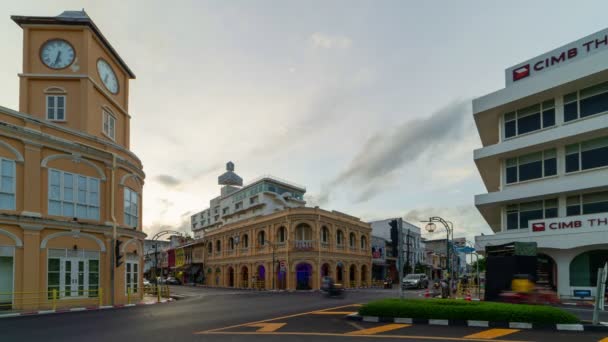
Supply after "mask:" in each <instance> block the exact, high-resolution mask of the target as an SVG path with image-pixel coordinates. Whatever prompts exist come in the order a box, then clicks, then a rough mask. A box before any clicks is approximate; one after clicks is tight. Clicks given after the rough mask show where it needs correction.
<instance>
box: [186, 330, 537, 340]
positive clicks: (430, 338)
mask: <svg viewBox="0 0 608 342" xmlns="http://www.w3.org/2000/svg"><path fill="white" fill-rule="evenodd" d="M197 334H201V335H277V336H281V335H282V336H342V337H344V336H351V337H364V338H396V339H410V340H414V339H415V340H435V341H469V342H471V341H475V342H531V341H525V340H493V339H470V338H464V337H445V336H416V335H345V334H337V333H310V332H271V333H258V332H243V331H241V332H231V331H203V332H200V333H197Z"/></svg>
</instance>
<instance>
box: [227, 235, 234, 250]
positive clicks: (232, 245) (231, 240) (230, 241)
mask: <svg viewBox="0 0 608 342" xmlns="http://www.w3.org/2000/svg"><path fill="white" fill-rule="evenodd" d="M228 250H234V238H229V239H228Z"/></svg>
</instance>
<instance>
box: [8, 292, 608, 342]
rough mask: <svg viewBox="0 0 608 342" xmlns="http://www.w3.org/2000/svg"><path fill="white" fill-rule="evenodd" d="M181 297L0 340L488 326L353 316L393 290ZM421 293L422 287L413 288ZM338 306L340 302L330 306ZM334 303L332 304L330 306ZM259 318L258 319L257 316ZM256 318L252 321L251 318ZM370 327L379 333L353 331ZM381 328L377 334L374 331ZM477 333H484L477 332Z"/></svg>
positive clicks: (560, 336)
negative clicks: (391, 322)
mask: <svg viewBox="0 0 608 342" xmlns="http://www.w3.org/2000/svg"><path fill="white" fill-rule="evenodd" d="M172 291H173V292H174V293H177V294H180V295H181V297H182V299H180V300H178V301H176V302H173V303H167V304H157V305H149V306H137V307H132V308H124V309H116V310H102V311H86V312H77V313H64V314H55V315H46V316H45V315H43V316H32V317H20V318H7V319H0V341H1V342H12V341H16V342H24V341H79V342H82V341H87V342H88V341H112V342H118V341H150V342H152V341H163V342H167V341H279V340H282V341H285V340H289V341H304V340H306V341H307V342H309V341H310V340H311V339H313V340H321V341H326V340H330V341H334V340H335V341H341V340H346V339H348V340H355V341H378V340H386V339H387V338H388V339H401V340H407V341H429V340H430V341H446V340H453V341H463V340H470V339H471V338H469V337H468V336H471V335H474V334H477V333H480V332H483V330H484V329H483V328H468V327H438V326H416V325H413V326H407V327H406V326H399V327H390V328H391V329H390V330H389V331H385V329H387V328H386V327H384V325H385V324H383V323H366V322H349V321H346V320H345V319H344V316H345V314H346V313H348V312H352V311H356V307H355V306H352V304H358V303H364V302H367V301H369V300H373V299H378V298H383V297H394V296H396V295H397V291H396V290H392V291H390V290H381V289H377V290H374V289H371V290H358V291H353V292H348V294H347V296H346V298H344V299H333V298H325V297H323V296H321V295H320V294H318V293H310V292H298V293H268V292H252V291H239V290H220V289H203V288H194V287H186V286H183V287H172ZM407 293H408V295H409V296H412V297H418V295H419V294H420V292H417V291H408V292H407ZM330 308H335V309H330ZM328 309H329V310H328ZM260 321H261V322H260ZM255 322H257V324H254V325H252V324H251V323H255ZM364 329H373V330H369V331H372V332H373V331H381V333H377V335H376V336H357V337H354V336H348V335H344V334H350V333H352V332H353V331H357V330H364ZM502 333H505V334H506V335H504V336H503V337H500V338H498V337H497V338H494V339H491V341H510V342H514V341H549V340H550V341H551V342H562V341H563V342H567V341H573V340H576V341H577V342H584V341H600V340H601V339H603V338H605V337H608V333H558V332H546V331H515V332H513V331H507V332H502ZM374 334H376V333H374ZM478 340H479V339H478Z"/></svg>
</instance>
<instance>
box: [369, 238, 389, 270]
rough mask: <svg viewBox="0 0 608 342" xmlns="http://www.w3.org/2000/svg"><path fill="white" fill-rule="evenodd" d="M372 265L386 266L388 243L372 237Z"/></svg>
mask: <svg viewBox="0 0 608 342" xmlns="http://www.w3.org/2000/svg"><path fill="white" fill-rule="evenodd" d="M372 263H373V264H376V265H384V264H385V263H386V241H385V240H384V239H377V238H374V237H373V236H372Z"/></svg>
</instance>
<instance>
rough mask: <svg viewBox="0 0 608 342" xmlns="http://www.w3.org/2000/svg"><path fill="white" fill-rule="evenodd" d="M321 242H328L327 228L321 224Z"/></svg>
mask: <svg viewBox="0 0 608 342" xmlns="http://www.w3.org/2000/svg"><path fill="white" fill-rule="evenodd" d="M321 242H323V243H328V242H329V229H327V227H325V226H323V228H321Z"/></svg>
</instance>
